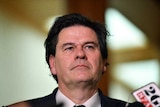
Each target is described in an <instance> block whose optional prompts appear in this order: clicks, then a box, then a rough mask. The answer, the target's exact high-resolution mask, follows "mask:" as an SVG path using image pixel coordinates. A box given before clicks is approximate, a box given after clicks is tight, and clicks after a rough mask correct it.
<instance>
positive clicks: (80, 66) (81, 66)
mask: <svg viewBox="0 0 160 107" xmlns="http://www.w3.org/2000/svg"><path fill="white" fill-rule="evenodd" d="M86 68H87V69H88V68H89V67H88V66H87V65H76V66H74V67H73V68H72V69H71V70H73V69H86Z"/></svg>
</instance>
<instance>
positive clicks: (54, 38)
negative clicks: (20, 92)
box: [44, 13, 109, 80]
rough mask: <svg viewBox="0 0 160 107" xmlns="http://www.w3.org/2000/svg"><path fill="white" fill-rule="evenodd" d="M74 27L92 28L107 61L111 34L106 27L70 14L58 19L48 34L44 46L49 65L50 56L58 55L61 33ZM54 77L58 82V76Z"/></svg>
mask: <svg viewBox="0 0 160 107" xmlns="http://www.w3.org/2000/svg"><path fill="white" fill-rule="evenodd" d="M74 25H83V26H86V27H89V28H91V29H92V30H94V31H95V32H96V35H97V39H98V42H99V45H100V51H101V54H102V58H103V59H107V57H108V49H107V42H106V39H107V36H108V35H109V32H108V31H107V30H106V28H105V26H104V25H103V24H100V23H98V22H94V21H91V20H90V19H88V18H87V17H84V16H82V15H81V14H78V13H73V14H68V15H64V16H61V17H58V18H57V19H56V20H55V23H54V24H53V26H52V27H51V29H50V31H49V33H48V37H47V39H46V40H45V44H44V45H45V48H46V61H47V63H48V65H49V57H50V55H53V56H55V54H56V45H57V42H58V35H59V32H60V31H61V30H62V29H63V28H66V27H70V26H74ZM49 67H50V65H49ZM53 77H54V78H55V79H56V80H57V77H56V75H53Z"/></svg>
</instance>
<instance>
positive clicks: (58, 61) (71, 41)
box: [50, 25, 105, 86]
mask: <svg viewBox="0 0 160 107" xmlns="http://www.w3.org/2000/svg"><path fill="white" fill-rule="evenodd" d="M104 63H105V62H104V61H103V60H102V56H101V53H100V46H99V43H98V40H97V37H96V33H95V32H94V30H92V29H90V28H88V27H85V26H80V25H75V26H71V27H67V28H64V29H62V30H61V32H60V33H59V38H58V43H57V46H56V54H55V56H51V57H50V66H51V72H52V73H53V74H54V75H57V77H58V84H59V85H63V86H64V85H65V86H67V85H68V86H70V85H71V86H72V85H73V84H74V85H78V84H81V83H82V84H84V83H97V81H98V80H99V79H100V77H101V75H102V72H104V70H105V67H104Z"/></svg>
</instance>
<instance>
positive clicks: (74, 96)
mask: <svg viewBox="0 0 160 107" xmlns="http://www.w3.org/2000/svg"><path fill="white" fill-rule="evenodd" d="M59 90H60V91H61V92H62V93H63V94H64V95H65V96H67V97H68V98H69V99H70V100H72V101H73V102H74V103H76V104H83V103H84V102H86V101H87V100H88V99H89V98H90V97H92V96H93V95H94V94H95V93H96V92H97V87H96V88H92V87H74V88H68V87H62V86H59Z"/></svg>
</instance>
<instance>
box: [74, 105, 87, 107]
mask: <svg viewBox="0 0 160 107" xmlns="http://www.w3.org/2000/svg"><path fill="white" fill-rule="evenodd" d="M74 107H85V106H84V105H78V106H76V105H75V106H74Z"/></svg>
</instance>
